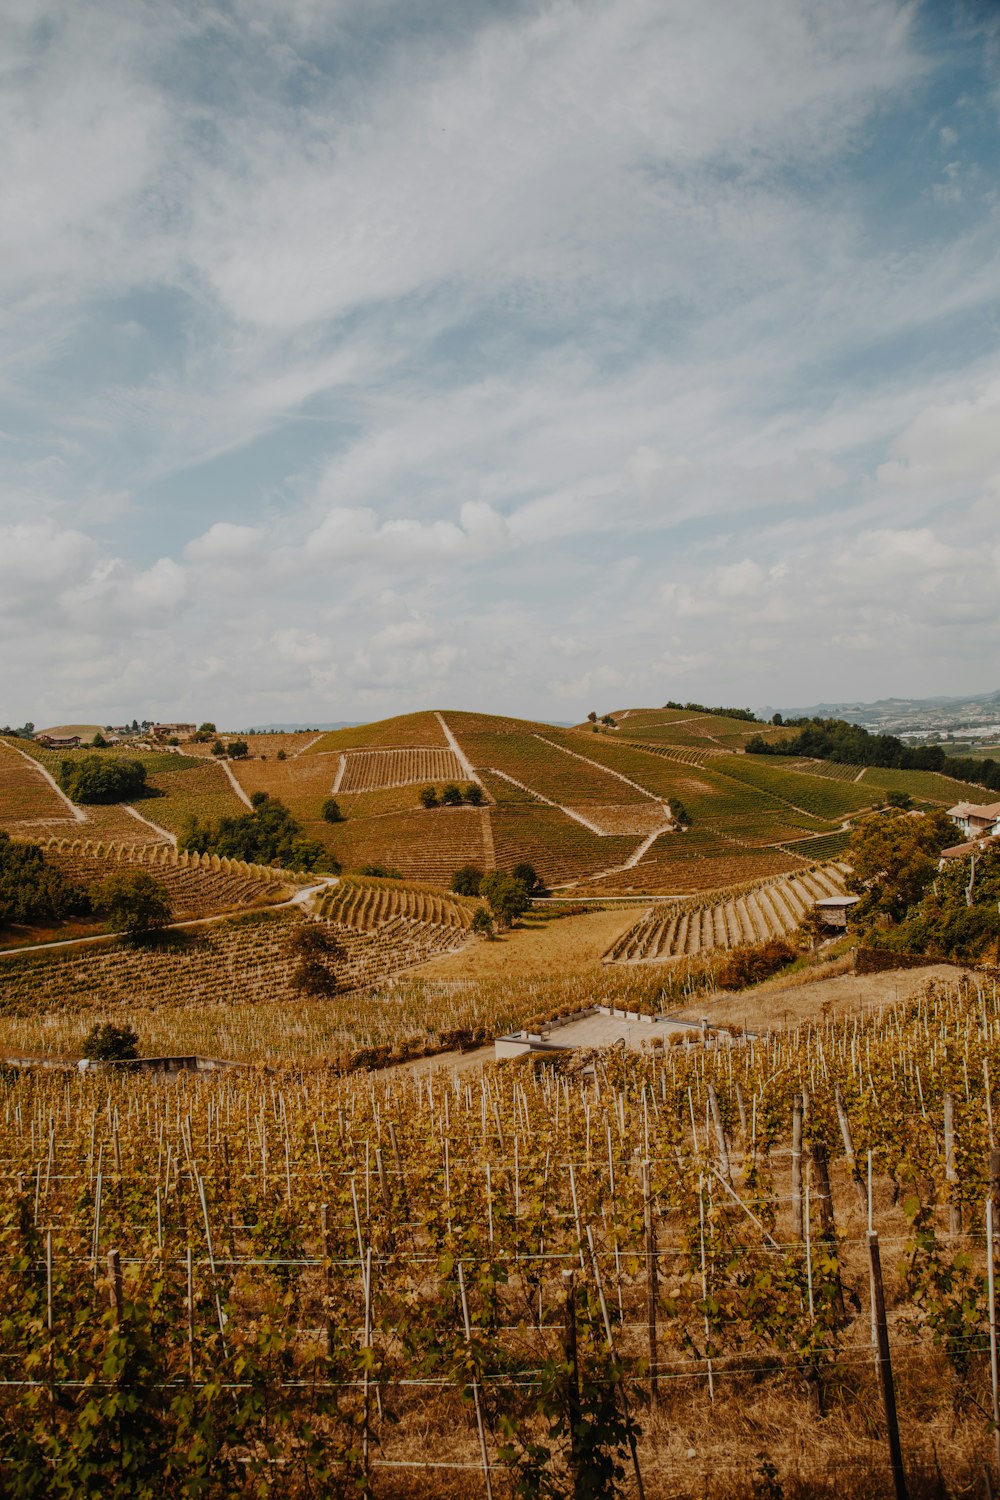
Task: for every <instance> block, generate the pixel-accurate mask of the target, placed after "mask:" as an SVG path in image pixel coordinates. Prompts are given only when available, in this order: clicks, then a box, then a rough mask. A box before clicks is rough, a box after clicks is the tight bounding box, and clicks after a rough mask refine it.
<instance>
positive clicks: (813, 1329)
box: [0, 918, 1000, 1500]
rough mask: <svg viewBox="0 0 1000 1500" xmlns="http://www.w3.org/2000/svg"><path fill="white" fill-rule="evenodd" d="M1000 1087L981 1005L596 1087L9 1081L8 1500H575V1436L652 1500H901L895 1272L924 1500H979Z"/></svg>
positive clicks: (740, 1049) (953, 993) (681, 1050)
mask: <svg viewBox="0 0 1000 1500" xmlns="http://www.w3.org/2000/svg"><path fill="white" fill-rule="evenodd" d="M249 920H250V921H252V922H256V923H257V924H258V925H259V926H260V927H261V928H265V927H271V928H273V929H275V930H279V929H280V927H281V923H279V922H278V921H277V919H273V920H272V921H271V922H268V921H267V919H264V918H256V919H249ZM392 1004H393V1001H392V995H391V991H387V992H386V994H385V997H384V1000H383V1008H385V1007H387V1006H391V1005H392ZM261 1008H262V1007H258V1009H261ZM4 1024H5V1025H8V1024H9V1023H8V1022H5V1023H4ZM998 1075H1000V1012H998V1005H997V1002H996V1001H995V1000H994V998H993V996H992V993H991V992H990V991H989V990H987V991H985V992H984V991H977V989H976V987H975V986H974V985H973V986H965V987H959V986H950V987H949V986H939V987H938V988H936V989H934V990H931V991H929V992H926V993H923V994H921V995H919V996H917V997H916V998H914V999H911V1000H908V1001H907V1002H905V1003H903V1004H902V1005H901V1006H899V1007H898V1008H895V1009H890V1010H888V1011H887V1012H885V1013H874V1014H870V1015H868V1016H866V1017H859V1016H858V1015H857V1014H853V1015H847V1016H846V1017H845V1018H844V1019H838V1020H833V1019H832V1018H828V1019H824V1020H823V1021H821V1022H819V1021H817V1022H814V1023H813V1024H810V1025H806V1026H803V1027H801V1028H799V1029H797V1030H791V1031H788V1032H784V1031H782V1032H776V1033H774V1034H773V1035H771V1036H768V1037H763V1038H760V1039H758V1040H756V1041H754V1042H752V1043H747V1044H743V1045H738V1046H736V1047H727V1046H719V1047H712V1048H710V1049H709V1050H707V1051H703V1050H701V1049H700V1048H692V1049H690V1050H687V1049H686V1048H685V1047H684V1046H683V1045H680V1046H677V1047H671V1048H666V1049H659V1050H657V1051H654V1052H652V1053H647V1054H646V1055H642V1056H640V1055H635V1054H630V1055H628V1054H627V1055H624V1056H619V1057H608V1058H604V1059H599V1060H598V1061H597V1063H596V1066H595V1067H594V1068H593V1069H592V1070H591V1071H590V1072H587V1073H582V1072H580V1071H579V1070H577V1069H574V1068H572V1067H571V1068H570V1069H569V1070H564V1069H562V1068H561V1067H559V1066H558V1065H556V1066H552V1065H551V1064H550V1065H546V1066H539V1067H531V1066H524V1067H520V1066H517V1065H506V1066H504V1067H502V1068H500V1069H496V1070H493V1069H489V1070H487V1072H486V1073H485V1074H484V1075H482V1076H481V1077H471V1078H470V1077H462V1076H461V1075H459V1074H457V1073H456V1074H454V1075H453V1074H451V1073H450V1072H446V1073H445V1074H444V1075H443V1076H439V1077H437V1078H435V1079H429V1078H427V1077H425V1076H424V1071H423V1070H422V1071H421V1074H420V1075H419V1076H414V1075H413V1074H412V1073H410V1072H407V1071H395V1072H392V1073H388V1074H384V1075H382V1076H381V1077H365V1076H360V1077H357V1076H355V1077H348V1078H340V1077H337V1076H336V1075H335V1074H333V1073H330V1072H325V1071H323V1070H321V1069H315V1070H312V1071H310V1070H305V1071H300V1072H297V1073H289V1074H287V1075H285V1076H280V1075H279V1076H277V1077H275V1076H270V1077H263V1076H261V1075H260V1074H258V1073H254V1072H251V1073H247V1074H240V1073H226V1074H223V1075H221V1076H215V1077H206V1078H203V1079H195V1080H191V1081H188V1082H186V1083H185V1082H182V1083H179V1084H173V1083H172V1084H170V1085H168V1086H167V1087H165V1086H164V1084H163V1083H162V1082H161V1081H160V1080H157V1079H155V1078H145V1077H141V1076H140V1077H137V1076H132V1075H128V1074H126V1075H124V1076H123V1075H116V1074H106V1075H101V1076H98V1077H78V1076H75V1074H73V1073H70V1074H67V1075H64V1076H60V1075H55V1076H50V1077H45V1076H41V1077H33V1078H29V1079H23V1078H19V1077H17V1076H7V1077H5V1078H4V1079H3V1080H2V1081H0V1104H2V1108H0V1157H2V1160H3V1172H4V1180H5V1188H6V1192H7V1204H8V1207H7V1209H6V1212H5V1214H4V1215H3V1217H2V1219H0V1231H2V1233H3V1236H4V1244H5V1253H4V1255H3V1256H2V1258H0V1296H2V1299H3V1307H4V1320H5V1322H4V1327H5V1340H4V1355H5V1383H4V1387H3V1391H2V1395H0V1485H2V1486H3V1488H4V1489H5V1490H7V1491H10V1490H11V1485H10V1484H9V1483H8V1480H9V1478H10V1476H11V1474H12V1472H13V1466H14V1465H15V1464H18V1465H20V1455H21V1454H23V1453H29V1454H30V1453H35V1452H38V1451H40V1450H41V1449H43V1448H44V1451H45V1452H46V1453H47V1454H48V1455H50V1458H51V1460H52V1461H53V1462H58V1463H59V1464H60V1473H61V1474H62V1475H63V1477H64V1479H65V1480H66V1482H67V1485H68V1484H69V1483H70V1482H72V1483H73V1485H75V1489H74V1490H73V1491H72V1492H74V1493H79V1494H83V1493H94V1494H96V1493H101V1494H105V1493H124V1492H123V1491H122V1490H121V1489H117V1490H116V1489H115V1486H116V1485H117V1484H118V1480H119V1478H120V1475H121V1473H122V1471H123V1470H124V1472H125V1473H126V1474H127V1475H128V1476H129V1481H128V1482H129V1484H130V1485H131V1486H133V1492H134V1485H135V1482H136V1479H137V1477H138V1478H140V1479H141V1480H142V1482H143V1483H144V1484H146V1485H147V1488H148V1490H149V1492H152V1489H153V1485H154V1475H155V1477H156V1480H157V1481H158V1484H157V1488H158V1492H159V1493H163V1494H176V1493H179V1491H178V1489H177V1486H176V1483H175V1481H174V1479H173V1477H172V1476H174V1475H176V1474H178V1473H183V1475H184V1476H185V1482H187V1483H190V1479H191V1476H192V1473H195V1474H197V1473H202V1474H203V1475H204V1485H203V1490H204V1493H206V1494H209V1495H212V1496H216V1495H218V1496H221V1495H227V1496H228V1495H241V1496H242V1495H245V1496H248V1497H249V1496H250V1495H251V1494H257V1495H259V1494H261V1493H272V1494H281V1495H283V1496H288V1497H290V1500H291V1497H295V1500H297V1497H300V1496H307V1495H316V1494H345V1495H346V1494H347V1493H350V1492H352V1491H353V1492H354V1493H365V1492H366V1491H367V1492H369V1493H374V1494H375V1495H383V1496H386V1497H388V1496H392V1497H403V1500H411V1497H413V1500H415V1497H418V1496H420V1497H424V1500H427V1497H429V1496H432V1495H433V1496H435V1497H437V1496H441V1497H445V1500H452V1497H454V1500H471V1497H472V1496H481V1495H483V1494H484V1493H486V1490H485V1480H484V1468H485V1470H486V1471H487V1472H488V1473H489V1476H490V1483H491V1485H492V1492H493V1493H494V1494H496V1495H497V1496H498V1497H499V1496H504V1497H507V1496H512V1495H514V1494H515V1493H517V1492H518V1491H520V1493H521V1494H524V1493H526V1492H527V1493H546V1492H547V1493H549V1494H552V1495H560V1494H568V1493H571V1492H572V1484H573V1475H572V1466H573V1463H574V1441H573V1439H574V1436H575V1440H576V1442H577V1443H579V1442H582V1441H583V1440H584V1439H585V1440H586V1441H587V1443H588V1452H589V1453H590V1455H591V1458H592V1460H594V1461H596V1458H598V1457H600V1456H601V1455H603V1456H604V1457H605V1458H606V1460H607V1461H608V1462H609V1463H617V1464H619V1465H620V1466H621V1471H622V1473H621V1481H620V1485H619V1489H620V1490H621V1491H622V1492H626V1493H628V1492H634V1491H635V1489H636V1486H637V1477H636V1476H637V1474H641V1478H642V1482H643V1486H644V1491H645V1493H646V1494H647V1495H649V1496H650V1497H652V1496H695V1495H697V1496H699V1497H701V1500H723V1497H725V1500H731V1497H734V1500H761V1497H768V1500H770V1497H776V1496H777V1495H779V1494H785V1495H798V1496H805V1495H809V1496H812V1497H816V1496H822V1497H824V1500H834V1497H839V1500H862V1497H864V1500H887V1497H888V1496H889V1495H891V1494H892V1480H891V1476H890V1470H889V1461H888V1452H887V1446H886V1427H885V1420H884V1416H883V1407H882V1403H881V1396H880V1391H879V1382H878V1374H877V1371H876V1368H875V1365H874V1362H873V1354H872V1312H871V1308H872V1295H871V1292H870V1284H871V1271H870V1267H871V1266H872V1265H873V1264H874V1265H876V1266H877V1267H878V1268H879V1275H880V1280H879V1282H878V1285H879V1286H880V1287H881V1288H882V1289H883V1290H884V1298H885V1303H886V1305H887V1308H888V1319H887V1320H886V1323H885V1325H884V1326H885V1328H886V1333H885V1339H886V1340H887V1341H888V1344H889V1348H890V1352H891V1359H892V1371H893V1377H894V1389H895V1396H896V1406H897V1410H898V1418H899V1432H900V1449H901V1456H902V1464H903V1466H904V1469H905V1472H906V1476H907V1480H908V1484H909V1492H910V1494H911V1495H912V1496H913V1497H914V1500H931V1497H932V1496H939V1495H942V1494H949V1495H956V1496H958V1495H969V1496H971V1495H974V1494H979V1493H981V1492H982V1491H981V1484H982V1468H983V1463H984V1460H988V1458H989V1456H990V1454H991V1452H992V1433H991V1424H990V1419H989V1412H990V1405H991V1399H990V1391H989V1376H988V1359H989V1323H988V1305H989V1304H988V1294H987V1280H986V1267H985V1257H984V1250H983V1226H984V1203H985V1199H986V1196H987V1193H988V1184H989V1178H988V1171H987V1153H988V1148H989V1141H990V1121H991V1120H992V1119H993V1118H994V1117H995V1112H996V1110H997V1108H998V1107H1000V1097H998V1096H997V1095H996V1094H995V1083H994V1080H996V1078H997V1077H998ZM869 1204H870V1208H869ZM869 1216H870V1217H869ZM869 1225H870V1227H871V1233H869V1232H868V1230H869ZM872 1234H874V1235H875V1236H876V1239H875V1241H873V1240H872ZM873 1244H878V1246H879V1250H880V1254H879V1255H878V1256H877V1257H876V1255H875V1252H874V1250H873V1249H872V1248H870V1247H871V1246H872V1245H873ZM109 1253H110V1255H111V1259H110V1261H109V1258H108V1257H109ZM879 1326H880V1327H881V1326H883V1325H882V1324H881V1322H880V1324H879ZM95 1372H99V1374H98V1375H97V1376H96V1378H95ZM123 1381H124V1384H125V1386H126V1387H127V1389H128V1391H129V1393H130V1395H134V1396H135V1398H136V1400H137V1402H138V1403H139V1404H138V1407H137V1410H138V1412H139V1413H141V1425H139V1427H138V1431H136V1424H134V1423H133V1422H131V1421H130V1422H128V1423H125V1422H123V1421H122V1407H121V1397H122V1389H123V1384H122V1382H123ZM626 1413H627V1414H628V1421H625V1420H624V1419H625V1414H626ZM193 1423H197V1442H196V1443H195V1442H193V1438H192V1424H193ZM629 1433H631V1436H632V1439H633V1441H634V1449H633V1448H632V1447H630V1443H629ZM133 1434H134V1436H133ZM428 1464H433V1465H434V1467H433V1468H428V1467H427V1465H428ZM84 1466H85V1468H84ZM84 1473H85V1475H86V1483H84V1477H83V1476H84ZM526 1481H527V1482H529V1483H530V1484H531V1486H533V1488H529V1489H527V1491H526V1489H525V1484H526ZM542 1486H544V1488H542Z"/></svg>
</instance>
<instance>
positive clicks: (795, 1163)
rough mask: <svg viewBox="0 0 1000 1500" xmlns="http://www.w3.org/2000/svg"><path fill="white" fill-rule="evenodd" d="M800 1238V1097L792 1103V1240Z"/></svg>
mask: <svg viewBox="0 0 1000 1500" xmlns="http://www.w3.org/2000/svg"><path fill="white" fill-rule="evenodd" d="M801 1238H802V1095H801V1094H796V1095H795V1098H794V1099H793V1101H792V1239H794V1240H800V1239H801Z"/></svg>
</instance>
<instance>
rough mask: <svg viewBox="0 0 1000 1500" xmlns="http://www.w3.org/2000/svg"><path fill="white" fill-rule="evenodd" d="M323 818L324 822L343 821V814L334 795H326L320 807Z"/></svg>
mask: <svg viewBox="0 0 1000 1500" xmlns="http://www.w3.org/2000/svg"><path fill="white" fill-rule="evenodd" d="M322 815H323V820H324V822H326V823H343V821H344V814H343V813H342V812H341V810H340V803H339V802H338V801H337V799H336V797H327V799H326V801H325V802H324V803H323V807H322Z"/></svg>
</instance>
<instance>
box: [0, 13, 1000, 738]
mask: <svg viewBox="0 0 1000 1500" xmlns="http://www.w3.org/2000/svg"><path fill="white" fill-rule="evenodd" d="M998 128H1000V7H998V6H997V4H996V3H994V0H948V3H945V0H924V3H912V4H910V3H899V0H710V3H708V4H706V3H704V0H577V3H566V0H534V3H531V4H527V3H524V4H522V3H517V0H492V3H487V0H425V3H422V4H420V5H414V4H413V3H412V0H230V3H227V4H212V3H209V0H192V3H175V0H150V3H145V0H120V3H118V0H88V3H87V4H86V5H79V4H77V3H74V0H61V3H51V0H6V4H5V5H4V7H3V12H2V19H0V139H2V140H3V142H4V149H3V151H2V152H0V372H2V373H0V650H2V660H3V669H2V671H0V723H2V722H10V723H15V724H18V723H22V722H24V721H25V720H27V719H31V720H32V721H34V722H35V723H36V724H37V725H44V724H53V723H73V722H84V723H86V722H100V723H104V722H119V721H120V720H121V719H123V718H128V719H131V718H132V717H133V716H136V717H139V718H145V717H150V718H153V717H157V718H171V719H172V718H183V719H193V720H199V721H200V720H201V719H202V718H210V719H213V720H216V721H218V722H219V723H220V724H226V725H228V726H230V727H246V726H248V725H251V724H254V723H261V722H289V721H300V722H304V723H312V722H332V721H338V720H367V719H373V718H378V717H383V716H386V715H389V714H393V713H402V712H407V711H409V710H411V709H417V708H422V707H437V708H475V709H481V710H486V711H495V712H504V713H513V714H520V715H524V716H526V717H538V718H545V719H553V720H569V721H573V720H576V719H579V718H582V717H583V715H584V714H585V713H587V712H588V711H590V710H591V709H596V710H598V711H601V712H603V711H605V710H608V709H613V708H621V707H626V706H652V705H657V704H660V703H663V702H665V701H666V700H667V699H680V700H682V701H685V700H687V699H695V700H697V701H701V702H707V703H731V704H746V705H750V706H754V707H756V706H759V705H763V704H768V705H773V706H788V705H795V704H802V703H815V702H818V701H821V700H822V701H827V702H830V701H837V700H859V699H873V698H878V697H883V696H889V695H905V696H921V695H924V694H932V693H950V692H953V693H974V692H984V691H987V690H991V689H995V688H997V687H1000V650H998V642H1000V630H998V626H1000V524H998V523H1000V336H998V335H1000V196H998V188H1000V184H998V167H1000V144H998Z"/></svg>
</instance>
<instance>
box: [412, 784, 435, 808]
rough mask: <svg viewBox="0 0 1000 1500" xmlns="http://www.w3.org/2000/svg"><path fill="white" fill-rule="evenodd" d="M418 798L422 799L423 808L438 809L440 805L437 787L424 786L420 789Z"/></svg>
mask: <svg viewBox="0 0 1000 1500" xmlns="http://www.w3.org/2000/svg"><path fill="white" fill-rule="evenodd" d="M417 796H418V797H419V799H420V804H421V806H422V807H437V805H438V794H437V789H436V788H435V787H432V786H423V787H421V788H420V791H419V792H418V793H417Z"/></svg>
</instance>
